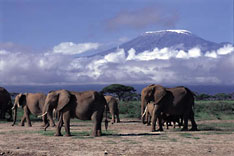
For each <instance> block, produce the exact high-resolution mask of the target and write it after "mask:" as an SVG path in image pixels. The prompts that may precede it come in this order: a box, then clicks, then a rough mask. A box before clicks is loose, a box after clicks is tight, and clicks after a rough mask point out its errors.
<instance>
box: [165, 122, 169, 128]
mask: <svg viewBox="0 0 234 156" xmlns="http://www.w3.org/2000/svg"><path fill="white" fill-rule="evenodd" d="M166 123H167V129H169V121H167V122H166Z"/></svg>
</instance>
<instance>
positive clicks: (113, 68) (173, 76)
mask: <svg viewBox="0 0 234 156" xmlns="http://www.w3.org/2000/svg"><path fill="white" fill-rule="evenodd" d="M232 48H233V47H230V46H227V45H226V46H224V47H222V48H220V49H218V50H217V51H212V52H206V53H205V54H203V53H201V51H200V49H199V48H197V47H194V48H192V49H190V50H189V51H182V50H175V49H171V48H163V49H158V48H155V49H153V50H152V51H144V52H141V53H137V54H136V51H135V50H134V49H133V48H132V49H130V50H129V51H128V52H125V51H124V49H118V50H117V51H113V52H112V53H109V54H107V55H105V56H93V57H79V58H77V57H74V55H64V54H63V53H53V52H50V53H49V54H48V52H47V53H23V52H11V51H7V52H1V53H0V79H1V84H8V85H9V84H18V85H19V84H44V85H48V84H57V85H59V84H91V83H96V84H97V83H163V84H173V85H174V84H179V85H181V84H234V80H233V77H234V73H233V72H231V71H232V70H233V69H234V51H233V50H232V51H230V49H232ZM225 50H227V51H225ZM0 51H4V49H1V50H0ZM220 51H222V52H220Z"/></svg>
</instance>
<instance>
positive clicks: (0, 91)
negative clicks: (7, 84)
mask: <svg viewBox="0 0 234 156" xmlns="http://www.w3.org/2000/svg"><path fill="white" fill-rule="evenodd" d="M12 106H13V104H12V101H11V95H10V93H9V92H8V91H7V90H6V89H5V88H3V87H0V119H6V113H7V114H8V115H9V118H8V119H7V120H9V121H10V120H12V110H11V107H12Z"/></svg>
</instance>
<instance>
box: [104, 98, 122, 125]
mask: <svg viewBox="0 0 234 156" xmlns="http://www.w3.org/2000/svg"><path fill="white" fill-rule="evenodd" d="M105 99H106V102H107V104H108V107H109V111H110V113H111V116H112V121H111V122H112V124H113V123H115V116H116V117H117V123H119V122H120V119H119V108H118V100H117V99H116V98H115V97H113V96H105Z"/></svg>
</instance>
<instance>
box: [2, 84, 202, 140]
mask: <svg viewBox="0 0 234 156" xmlns="http://www.w3.org/2000/svg"><path fill="white" fill-rule="evenodd" d="M118 102H119V101H118V100H117V99H116V98H114V97H113V96H104V95H102V94H101V93H99V92H97V91H84V92H75V91H68V90H64V89H62V90H56V91H50V92H49V93H48V94H47V95H45V94H43V93H24V94H23V93H20V94H18V95H17V96H16V97H15V101H14V104H12V102H11V97H10V94H9V93H8V91H7V90H6V89H4V88H2V87H0V119H5V118H6V117H5V116H6V114H8V116H9V118H8V120H13V123H12V126H14V125H15V123H16V119H17V108H18V107H21V108H22V109H23V110H24V114H23V117H22V118H21V122H20V125H21V126H24V122H25V120H26V122H27V126H29V127H30V126H32V124H31V120H30V117H29V116H30V114H33V115H36V116H38V117H42V121H43V124H42V126H43V127H44V129H45V130H46V129H47V127H48V126H51V127H54V126H55V122H54V119H53V113H55V114H57V115H58V122H57V126H56V133H55V136H61V135H62V134H61V128H62V126H63V125H64V128H65V132H66V136H71V133H70V119H71V118H78V119H81V120H92V121H93V123H94V126H93V130H92V135H93V136H101V134H102V132H101V123H102V119H103V117H105V127H106V129H107V127H108V120H107V113H108V112H110V114H111V116H112V120H111V123H112V124H113V123H115V121H117V123H118V122H120V118H119V108H118ZM193 106H194V93H193V92H191V91H190V90H189V89H188V88H185V87H176V88H165V87H163V86H160V85H154V84H152V85H149V86H147V87H145V88H144V89H143V90H142V92H141V119H142V123H147V124H148V125H150V123H151V131H156V128H155V127H156V121H157V124H158V127H159V129H158V130H159V131H163V123H164V122H165V121H167V126H168V123H170V122H168V121H174V122H175V121H177V122H178V123H179V126H181V125H183V128H182V130H183V131H185V130H188V119H189V120H190V121H191V124H192V128H191V130H197V125H196V122H195V120H194V112H193ZM12 110H13V112H12ZM12 114H14V115H12ZM145 120H146V121H145ZM150 121H151V122H150ZM180 121H181V122H180ZM182 121H183V124H182ZM174 125H175V123H174Z"/></svg>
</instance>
